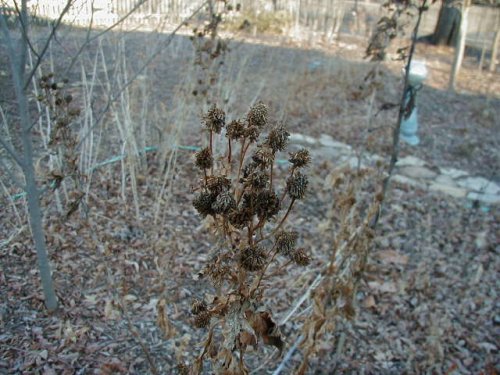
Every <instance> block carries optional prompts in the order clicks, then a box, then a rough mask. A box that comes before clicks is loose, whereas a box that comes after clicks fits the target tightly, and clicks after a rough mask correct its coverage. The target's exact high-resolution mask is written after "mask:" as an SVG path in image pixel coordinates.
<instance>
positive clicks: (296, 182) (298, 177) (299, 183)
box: [286, 172, 309, 199]
mask: <svg viewBox="0 0 500 375" xmlns="http://www.w3.org/2000/svg"><path fill="white" fill-rule="evenodd" d="M308 183H309V181H308V180H307V176H306V175H304V174H302V173H300V172H297V173H295V174H294V175H293V176H290V177H288V179H287V180H286V190H287V192H288V195H289V196H290V197H291V198H294V199H302V198H304V195H305V194H306V189H307V184H308Z"/></svg>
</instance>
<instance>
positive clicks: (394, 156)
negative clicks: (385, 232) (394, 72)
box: [370, 0, 427, 229]
mask: <svg viewBox="0 0 500 375" xmlns="http://www.w3.org/2000/svg"><path fill="white" fill-rule="evenodd" d="M426 5H427V0H423V2H422V4H421V6H420V7H419V8H418V17H417V23H416V24H415V27H414V29H413V33H412V38H411V47H410V53H409V55H408V61H407V63H406V68H405V77H404V86H403V93H402V94H401V99H400V102H399V113H398V120H397V123H396V126H395V127H394V131H393V133H392V152H391V161H390V164H389V170H388V172H387V177H386V178H385V179H384V181H383V184H382V199H381V201H380V209H382V206H383V203H384V200H385V196H386V194H387V190H388V189H389V183H390V179H391V177H392V174H393V172H394V168H395V167H396V163H397V161H398V156H399V135H400V133H401V123H402V122H403V117H404V114H405V109H406V108H405V107H406V92H407V91H408V88H409V86H410V83H409V77H410V66H411V61H412V59H413V54H414V53H415V46H416V44H417V35H418V29H419V27H420V21H421V20H422V14H423V13H424V11H425V8H426ZM379 218H380V210H379V213H378V214H377V215H375V217H374V218H373V220H372V222H371V223H370V227H371V228H372V229H374V228H375V227H376V226H377V223H378V220H379Z"/></svg>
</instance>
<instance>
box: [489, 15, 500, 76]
mask: <svg viewBox="0 0 500 375" xmlns="http://www.w3.org/2000/svg"><path fill="white" fill-rule="evenodd" d="M496 29H497V30H496V32H495V37H494V39H493V45H492V46H491V60H490V67H489V70H490V72H494V71H495V68H496V64H497V56H498V45H499V44H500V22H499V20H498V19H497V28H496Z"/></svg>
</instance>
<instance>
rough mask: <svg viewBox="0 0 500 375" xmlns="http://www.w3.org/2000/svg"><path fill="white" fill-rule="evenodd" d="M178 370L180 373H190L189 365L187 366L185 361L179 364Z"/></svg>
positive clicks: (182, 374)
mask: <svg viewBox="0 0 500 375" xmlns="http://www.w3.org/2000/svg"><path fill="white" fill-rule="evenodd" d="M177 372H178V373H179V375H189V366H187V365H186V364H185V363H179V364H178V365H177Z"/></svg>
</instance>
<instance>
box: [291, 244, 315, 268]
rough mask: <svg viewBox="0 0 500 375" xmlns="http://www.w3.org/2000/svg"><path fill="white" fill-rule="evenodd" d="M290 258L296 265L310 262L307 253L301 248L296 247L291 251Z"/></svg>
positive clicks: (306, 264) (304, 264) (305, 264)
mask: <svg viewBox="0 0 500 375" xmlns="http://www.w3.org/2000/svg"><path fill="white" fill-rule="evenodd" d="M290 258H291V259H292V261H293V262H294V263H295V264H297V265H298V266H303V267H305V266H308V265H309V263H311V258H310V257H309V255H307V253H306V250H305V249H303V248H300V249H297V250H295V251H294V252H292V253H291V255H290Z"/></svg>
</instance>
